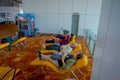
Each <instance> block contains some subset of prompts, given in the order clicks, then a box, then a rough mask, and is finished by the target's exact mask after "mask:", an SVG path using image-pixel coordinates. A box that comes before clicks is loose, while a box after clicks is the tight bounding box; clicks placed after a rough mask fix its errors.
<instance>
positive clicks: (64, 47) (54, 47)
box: [42, 43, 78, 53]
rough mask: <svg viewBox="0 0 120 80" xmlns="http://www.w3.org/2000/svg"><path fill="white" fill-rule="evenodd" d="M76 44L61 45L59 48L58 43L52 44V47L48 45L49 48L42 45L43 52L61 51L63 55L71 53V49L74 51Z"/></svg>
mask: <svg viewBox="0 0 120 80" xmlns="http://www.w3.org/2000/svg"><path fill="white" fill-rule="evenodd" d="M77 45H78V44H77V43H73V44H67V45H62V46H60V44H59V43H54V44H53V45H49V46H45V45H42V47H44V48H43V50H44V49H45V50H56V52H61V51H63V52H64V53H69V52H71V51H72V50H73V49H75V48H76V47H77Z"/></svg>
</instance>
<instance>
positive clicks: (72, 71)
mask: <svg viewBox="0 0 120 80" xmlns="http://www.w3.org/2000/svg"><path fill="white" fill-rule="evenodd" d="M71 73H72V74H73V76H74V77H75V78H76V80H79V79H78V77H77V76H76V74H75V73H74V69H73V70H71Z"/></svg>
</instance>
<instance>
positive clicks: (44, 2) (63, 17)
mask: <svg viewBox="0 0 120 80" xmlns="http://www.w3.org/2000/svg"><path fill="white" fill-rule="evenodd" d="M101 2H102V0H23V5H22V7H23V11H24V12H25V13H34V14H35V15H36V20H38V21H37V22H36V25H37V26H36V27H38V28H39V30H40V32H43V33H46V32H48V33H51V32H52V33H59V32H60V29H61V28H63V29H67V30H69V31H71V24H72V14H73V13H74V12H76V13H79V14H80V19H79V35H82V34H83V29H85V28H90V29H91V30H94V32H95V33H96V34H97V28H98V22H99V15H100V8H101ZM39 19H40V20H39ZM46 28H50V29H46ZM56 28H57V29H56Z"/></svg>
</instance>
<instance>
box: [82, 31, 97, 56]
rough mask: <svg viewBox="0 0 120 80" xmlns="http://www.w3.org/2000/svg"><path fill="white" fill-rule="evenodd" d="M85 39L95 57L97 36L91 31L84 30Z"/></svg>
mask: <svg viewBox="0 0 120 80" xmlns="http://www.w3.org/2000/svg"><path fill="white" fill-rule="evenodd" d="M84 39H85V40H86V42H87V45H88V47H89V49H90V52H91V54H92V55H94V50H95V42H96V39H97V36H96V34H95V33H93V32H92V31H91V30H90V29H85V30H84Z"/></svg>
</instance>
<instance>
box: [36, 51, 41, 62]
mask: <svg viewBox="0 0 120 80" xmlns="http://www.w3.org/2000/svg"><path fill="white" fill-rule="evenodd" d="M41 54H42V53H41V51H40V50H38V52H37V56H38V58H39V59H40V60H41V59H42V58H41V57H42V55H41Z"/></svg>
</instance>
